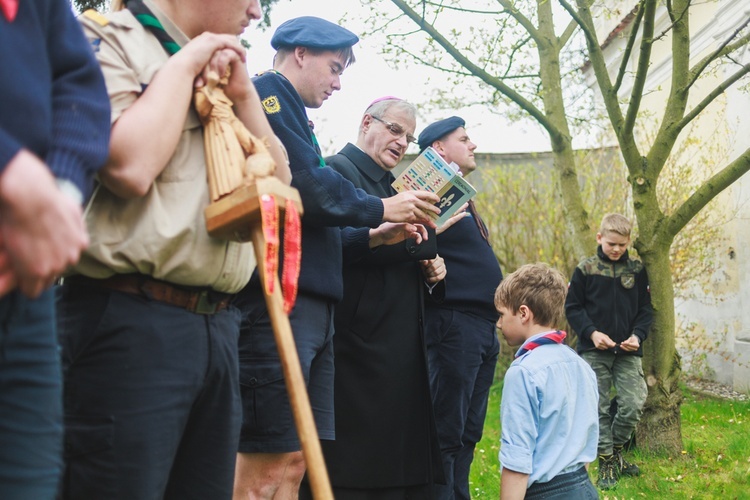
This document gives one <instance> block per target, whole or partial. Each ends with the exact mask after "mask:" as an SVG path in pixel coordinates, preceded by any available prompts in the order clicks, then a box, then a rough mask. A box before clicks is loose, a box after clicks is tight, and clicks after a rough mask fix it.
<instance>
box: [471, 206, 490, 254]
mask: <svg viewBox="0 0 750 500" xmlns="http://www.w3.org/2000/svg"><path fill="white" fill-rule="evenodd" d="M469 213H471V216H472V217H473V218H474V222H475V223H476V225H477V228H479V234H481V235H482V238H484V241H486V242H488V243H489V241H490V232H489V231H488V230H487V226H485V225H484V221H483V220H482V218H481V217H480V216H479V213H477V207H475V206H474V200H469Z"/></svg>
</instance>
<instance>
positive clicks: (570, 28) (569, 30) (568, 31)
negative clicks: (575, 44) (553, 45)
mask: <svg viewBox="0 0 750 500" xmlns="http://www.w3.org/2000/svg"><path fill="white" fill-rule="evenodd" d="M576 29H578V23H577V22H575V19H571V20H570V22H569V23H568V25H567V26H566V27H565V29H564V30H563V32H562V34H561V35H560V36H559V37H558V39H557V43H558V44H559V45H560V47H565V46H566V45H567V44H568V41H569V40H570V37H572V36H573V33H575V31H576Z"/></svg>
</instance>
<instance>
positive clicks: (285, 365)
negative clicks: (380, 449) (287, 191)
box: [251, 223, 333, 500]
mask: <svg viewBox="0 0 750 500" xmlns="http://www.w3.org/2000/svg"><path fill="white" fill-rule="evenodd" d="M251 234H252V240H253V247H254V248H255V257H256V260H257V262H258V266H262V265H263V263H264V262H265V261H266V243H265V237H264V236H263V228H262V227H261V225H260V223H256V224H253V226H252V229H251ZM258 274H259V275H260V279H261V284H262V286H263V290H264V292H263V293H264V295H265V297H266V307H267V308H268V314H269V316H270V318H271V325H272V326H273V334H274V338H275V339H276V347H277V348H278V350H279V357H280V358H281V367H282V369H283V371H284V380H285V381H286V390H287V392H288V393H289V401H290V403H291V406H292V413H293V414H294V422H295V424H296V426H297V435H298V436H299V440H300V443H301V444H302V454H303V456H304V457H305V463H306V465H307V475H308V478H309V479H310V489H311V490H312V494H313V498H315V499H316V500H333V492H332V491H331V483H330V481H329V480H328V472H327V470H326V465H325V461H324V460H323V450H322V449H321V447H320V440H319V439H318V431H317V429H316V427H315V420H314V419H313V413H312V409H311V407H310V398H309V397H308V395H307V386H306V384H305V379H304V377H303V376H302V367H301V366H300V362H299V355H298V354H297V346H296V344H295V342H294V336H293V335H292V327H291V325H290V324H289V317H288V316H287V315H286V313H285V312H284V299H283V297H282V295H281V284H280V283H279V277H278V275H276V274H274V281H275V282H274V287H273V293H271V294H270V295H269V294H267V293H266V292H265V290H267V287H266V274H265V273H264V272H263V271H262V270H260V272H259V273H258Z"/></svg>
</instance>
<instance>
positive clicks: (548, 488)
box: [525, 467, 599, 500]
mask: <svg viewBox="0 0 750 500" xmlns="http://www.w3.org/2000/svg"><path fill="white" fill-rule="evenodd" d="M598 498H599V493H597V491H596V488H594V485H593V484H592V483H591V479H589V474H588V472H586V468H585V467H581V468H580V469H578V470H577V471H575V472H569V473H567V474H559V475H557V476H555V477H554V478H552V479H551V480H550V481H547V482H546V483H534V484H532V485H531V486H529V489H527V490H526V497H525V499H526V500H541V499H545V500H598Z"/></svg>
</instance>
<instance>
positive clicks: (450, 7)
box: [422, 1, 508, 16]
mask: <svg viewBox="0 0 750 500" xmlns="http://www.w3.org/2000/svg"><path fill="white" fill-rule="evenodd" d="M422 3H423V4H424V5H432V6H433V7H438V8H440V9H445V10H455V11H458V12H466V13H469V14H482V15H489V16H497V15H499V14H507V13H508V11H507V10H506V9H503V10H499V11H498V10H476V9H464V8H463V7H454V6H453V5H444V4H443V2H440V3H436V2H429V1H423V2H422Z"/></svg>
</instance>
